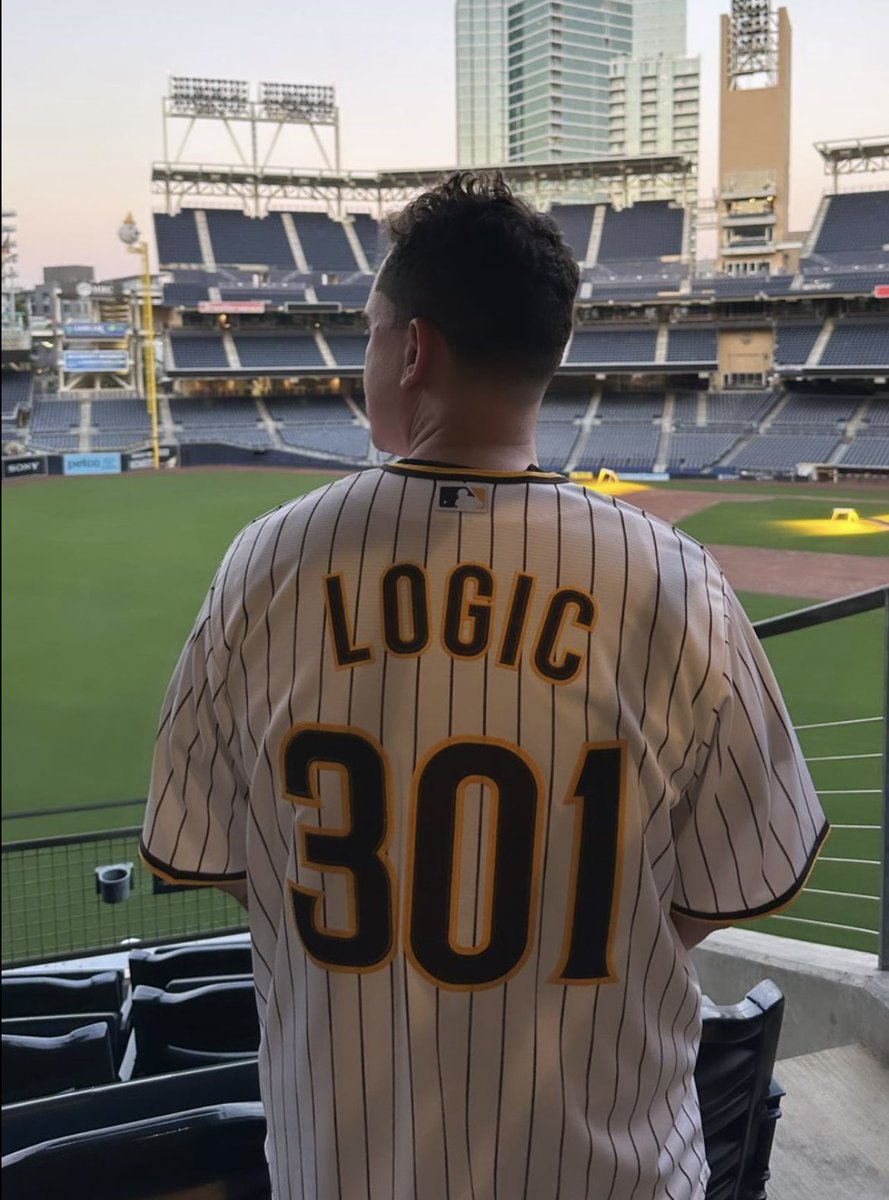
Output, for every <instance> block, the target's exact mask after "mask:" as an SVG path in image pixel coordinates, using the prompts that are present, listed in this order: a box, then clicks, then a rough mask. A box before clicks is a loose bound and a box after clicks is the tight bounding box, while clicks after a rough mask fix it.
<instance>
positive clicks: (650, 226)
mask: <svg viewBox="0 0 889 1200" xmlns="http://www.w3.org/2000/svg"><path fill="white" fill-rule="evenodd" d="M684 220H685V212H684V210H683V209H682V207H677V206H675V205H673V204H672V203H671V202H670V201H668V200H646V201H640V202H639V203H637V204H633V205H632V206H631V207H630V208H624V209H621V210H620V211H618V210H617V209H614V208H612V207H610V206H609V207H608V208H607V209H606V210H605V224H604V225H603V227H602V241H601V243H600V245H599V257H598V259H597V261H598V262H600V263H610V264H616V263H619V262H621V261H624V262H632V261H634V260H635V261H639V260H652V259H660V258H664V257H668V256H673V255H678V254H681V253H682V230H683V224H684Z"/></svg>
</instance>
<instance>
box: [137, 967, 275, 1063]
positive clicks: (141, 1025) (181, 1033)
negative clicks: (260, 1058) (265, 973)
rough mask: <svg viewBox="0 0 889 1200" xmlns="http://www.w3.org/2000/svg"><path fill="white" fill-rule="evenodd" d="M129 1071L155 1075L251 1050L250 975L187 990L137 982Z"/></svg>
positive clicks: (254, 1029)
mask: <svg viewBox="0 0 889 1200" xmlns="http://www.w3.org/2000/svg"><path fill="white" fill-rule="evenodd" d="M132 1015H133V1029H134V1031H135V1035H136V1065H135V1070H134V1074H135V1075H140V1076H141V1075H155V1074H157V1073H159V1072H161V1071H179V1070H185V1069H188V1068H190V1067H196V1066H209V1065H211V1064H212V1063H214V1062H215V1063H218V1062H227V1061H231V1056H232V1055H238V1056H244V1055H255V1054H256V1052H257V1050H258V1049H259V1017H258V1015H257V1011H256V993H255V990H254V986H253V981H252V980H249V979H248V980H240V981H238V982H235V983H217V984H211V985H210V986H209V987H203V988H196V989H195V990H194V991H190V992H165V991H162V990H161V989H160V988H152V987H146V986H144V985H140V986H138V987H137V988H136V989H135V991H134V992H133V1008H132Z"/></svg>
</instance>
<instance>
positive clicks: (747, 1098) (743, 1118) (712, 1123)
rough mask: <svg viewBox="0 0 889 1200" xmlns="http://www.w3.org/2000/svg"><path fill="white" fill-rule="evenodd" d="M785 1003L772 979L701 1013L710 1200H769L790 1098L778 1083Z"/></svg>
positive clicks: (700, 1084)
mask: <svg viewBox="0 0 889 1200" xmlns="http://www.w3.org/2000/svg"><path fill="white" fill-rule="evenodd" d="M783 1016H784V997H783V995H782V994H781V991H780V989H779V988H778V987H777V986H776V985H775V984H774V983H772V981H771V980H770V979H767V980H764V981H763V982H762V983H760V984H757V986H756V987H755V988H753V990H752V991H751V992H749V993H748V994H747V996H746V997H745V999H744V1000H742V1001H741V1003H740V1004H729V1005H714V1004H713V1003H712V1001H710V1000H708V999H707V998H706V997H705V998H704V1001H703V1007H702V1017H703V1023H702V1030H701V1045H700V1050H699V1053H698V1061H697V1066H696V1068H695V1086H696V1088H697V1092H698V1101H699V1104H700V1107H701V1120H702V1123H703V1128H704V1142H705V1145H706V1150H707V1162H708V1163H709V1165H710V1172H711V1174H710V1183H709V1185H708V1187H707V1200H762V1197H764V1196H765V1194H766V1193H765V1184H766V1181H767V1180H768V1178H769V1156H770V1154H771V1148H772V1138H773V1135H774V1128H775V1122H776V1121H777V1120H778V1118H779V1117H780V1115H781V1096H782V1095H783V1092H782V1091H781V1088H780V1086H779V1085H778V1084H776V1083H775V1081H774V1080H773V1079H772V1071H773V1070H774V1066H775V1055H776V1052H777V1049H778V1037H779V1035H780V1033H781V1021H782V1018H783Z"/></svg>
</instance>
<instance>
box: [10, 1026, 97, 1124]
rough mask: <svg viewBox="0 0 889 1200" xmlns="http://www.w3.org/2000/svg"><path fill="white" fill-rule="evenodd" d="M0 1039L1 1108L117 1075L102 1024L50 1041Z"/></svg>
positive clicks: (39, 1038) (91, 1085) (13, 1036)
mask: <svg viewBox="0 0 889 1200" xmlns="http://www.w3.org/2000/svg"><path fill="white" fill-rule="evenodd" d="M0 1040H2V1067H0V1079H2V1092H3V1104H11V1103H14V1102H16V1101H19V1100H31V1099H33V1098H34V1097H35V1096H49V1095H51V1094H52V1093H54V1092H64V1091H68V1090H69V1089H70V1088H81V1087H94V1086H95V1085H96V1084H101V1083H112V1082H113V1081H114V1080H115V1079H116V1077H117V1075H116V1062H117V1046H116V1038H115V1034H114V1031H113V1030H112V1029H111V1027H110V1026H109V1024H108V1022H107V1021H95V1022H93V1023H92V1024H90V1025H81V1026H79V1027H78V1028H76V1029H72V1030H71V1032H70V1033H62V1034H58V1035H57V1036H55V1037H33V1036H25V1035H23V1034H22V1035H19V1034H7V1033H4V1034H3V1035H2V1039H0Z"/></svg>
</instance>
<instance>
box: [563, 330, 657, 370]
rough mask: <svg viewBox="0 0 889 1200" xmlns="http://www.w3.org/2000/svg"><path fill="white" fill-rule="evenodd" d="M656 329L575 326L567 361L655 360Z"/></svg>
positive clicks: (578, 362) (625, 362) (624, 363)
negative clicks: (576, 327) (584, 327)
mask: <svg viewBox="0 0 889 1200" xmlns="http://www.w3.org/2000/svg"><path fill="white" fill-rule="evenodd" d="M656 342H657V331H656V330H654V329H651V328H645V329H595V330H593V329H578V330H577V331H576V332H575V334H574V337H573V338H572V339H571V344H570V346H569V347H568V357H567V359H566V362H567V363H569V364H580V363H590V364H591V365H603V366H604V365H607V364H613V365H615V366H617V365H628V364H633V363H640V364H641V363H650V364H653V363H654V353H655V344H656Z"/></svg>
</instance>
